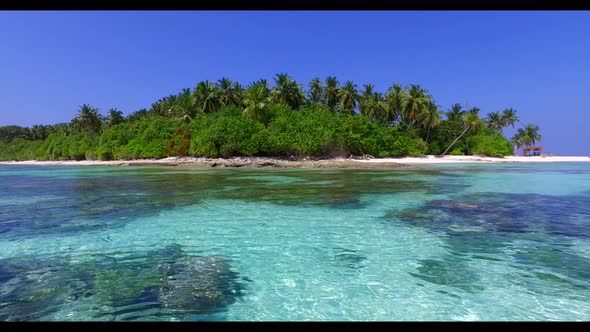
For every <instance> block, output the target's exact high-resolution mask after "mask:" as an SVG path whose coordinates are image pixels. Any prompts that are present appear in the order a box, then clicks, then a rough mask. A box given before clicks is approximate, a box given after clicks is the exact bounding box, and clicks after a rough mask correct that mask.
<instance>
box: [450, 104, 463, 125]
mask: <svg viewBox="0 0 590 332" xmlns="http://www.w3.org/2000/svg"><path fill="white" fill-rule="evenodd" d="M461 109H462V107H461V104H459V103H457V104H453V106H451V109H450V110H449V111H448V112H446V113H445V115H446V116H447V120H448V121H458V120H461V117H462V116H463V114H465V112H464V111H462V110H461Z"/></svg>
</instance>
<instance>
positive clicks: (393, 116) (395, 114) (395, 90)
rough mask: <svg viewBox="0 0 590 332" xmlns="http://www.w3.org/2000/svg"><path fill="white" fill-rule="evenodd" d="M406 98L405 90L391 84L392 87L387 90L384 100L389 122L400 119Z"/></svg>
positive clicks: (396, 84)
mask: <svg viewBox="0 0 590 332" xmlns="http://www.w3.org/2000/svg"><path fill="white" fill-rule="evenodd" d="M407 97H408V95H407V89H406V88H405V87H402V86H401V85H399V84H398V83H395V84H393V86H392V87H391V88H389V90H387V93H385V100H386V103H387V113H388V115H389V122H394V121H396V120H398V119H399V118H401V115H402V107H403V106H402V105H403V104H404V102H405V99H406V98H407Z"/></svg>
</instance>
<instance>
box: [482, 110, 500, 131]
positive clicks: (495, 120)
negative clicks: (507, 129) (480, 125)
mask: <svg viewBox="0 0 590 332" xmlns="http://www.w3.org/2000/svg"><path fill="white" fill-rule="evenodd" d="M485 121H486V127H488V128H490V129H493V130H495V131H496V134H499V133H500V132H502V127H504V122H503V119H502V116H501V115H500V113H498V112H491V113H488V116H487V118H486V120H485Z"/></svg>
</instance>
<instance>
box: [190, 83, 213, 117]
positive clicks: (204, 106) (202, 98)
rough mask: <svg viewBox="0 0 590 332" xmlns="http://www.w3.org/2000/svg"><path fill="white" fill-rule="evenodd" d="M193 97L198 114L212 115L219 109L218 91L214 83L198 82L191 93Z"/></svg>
mask: <svg viewBox="0 0 590 332" xmlns="http://www.w3.org/2000/svg"><path fill="white" fill-rule="evenodd" d="M193 95H194V97H195V100H196V104H197V109H198V111H199V112H203V113H213V112H215V111H217V110H218V109H219V106H220V102H219V90H218V87H217V85H216V84H215V83H211V82H209V81H204V82H200V83H199V84H197V87H196V88H195V91H193Z"/></svg>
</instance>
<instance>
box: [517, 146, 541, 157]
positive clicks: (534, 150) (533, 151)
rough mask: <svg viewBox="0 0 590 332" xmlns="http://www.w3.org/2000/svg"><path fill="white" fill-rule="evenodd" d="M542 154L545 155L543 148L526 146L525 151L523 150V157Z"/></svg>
mask: <svg viewBox="0 0 590 332" xmlns="http://www.w3.org/2000/svg"><path fill="white" fill-rule="evenodd" d="M541 153H543V147H542V146H540V145H539V146H526V147H525V148H524V149H522V155H523V156H527V157H529V156H540V155H541Z"/></svg>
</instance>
